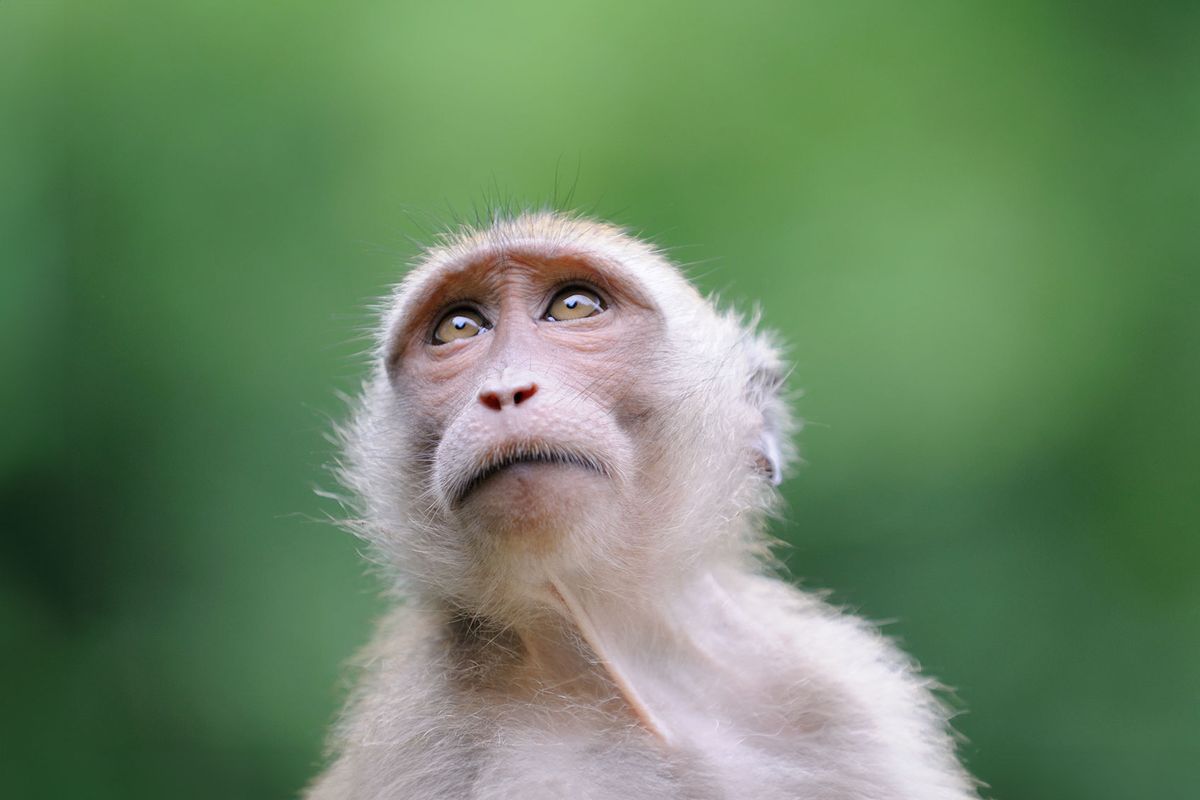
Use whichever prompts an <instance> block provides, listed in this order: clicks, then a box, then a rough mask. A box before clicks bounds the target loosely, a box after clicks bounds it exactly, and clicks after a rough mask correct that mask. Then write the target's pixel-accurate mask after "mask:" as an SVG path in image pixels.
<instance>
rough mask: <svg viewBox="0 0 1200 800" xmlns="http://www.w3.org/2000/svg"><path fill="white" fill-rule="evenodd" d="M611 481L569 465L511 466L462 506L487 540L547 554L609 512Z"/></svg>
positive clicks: (490, 479)
mask: <svg viewBox="0 0 1200 800" xmlns="http://www.w3.org/2000/svg"><path fill="white" fill-rule="evenodd" d="M614 493H615V487H614V485H613V482H612V480H611V479H610V478H608V477H607V476H604V475H601V474H599V473H597V472H594V471H592V470H589V469H586V468H584V467H579V466H575V465H571V464H515V465H513V466H511V467H508V468H506V469H504V470H501V471H500V472H499V473H497V474H495V475H493V476H492V477H490V478H488V479H487V480H486V481H485V482H484V483H483V484H482V485H480V486H479V487H478V488H477V489H476V490H475V491H474V492H472V494H471V496H470V497H469V498H468V499H467V501H466V502H465V503H464V505H463V511H465V512H466V513H468V514H470V515H472V516H474V517H475V520H476V522H477V524H479V525H480V526H481V527H482V532H483V533H484V534H485V535H488V536H498V537H503V538H505V539H510V540H512V542H513V543H514V546H520V547H528V548H531V549H533V550H542V549H553V548H554V547H555V546H556V545H557V544H558V543H559V542H561V541H562V539H563V538H564V537H569V536H571V535H572V532H574V531H578V530H582V529H584V528H588V527H591V526H592V525H594V524H595V521H596V519H597V517H600V516H603V514H604V510H605V509H606V508H608V507H611V506H612V504H613V500H614V499H615V497H614Z"/></svg>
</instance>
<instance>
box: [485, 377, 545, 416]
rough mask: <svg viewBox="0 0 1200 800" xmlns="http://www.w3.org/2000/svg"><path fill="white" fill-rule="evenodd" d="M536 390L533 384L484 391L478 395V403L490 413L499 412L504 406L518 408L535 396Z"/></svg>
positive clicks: (535, 385)
mask: <svg viewBox="0 0 1200 800" xmlns="http://www.w3.org/2000/svg"><path fill="white" fill-rule="evenodd" d="M537 390H538V387H537V384H536V383H533V382H529V383H525V384H522V385H520V386H511V387H506V388H503V389H494V388H493V389H484V390H483V391H482V392H480V393H479V402H481V403H483V404H484V405H485V406H487V407H488V408H490V409H491V410H492V411H501V410H503V408H504V407H505V406H509V405H512V406H519V405H520V404H521V403H524V402H525V401H526V400H528V399H529V398H531V397H533V396H534V395H535V394H537Z"/></svg>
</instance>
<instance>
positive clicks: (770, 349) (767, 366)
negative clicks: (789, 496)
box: [746, 334, 792, 486]
mask: <svg viewBox="0 0 1200 800" xmlns="http://www.w3.org/2000/svg"><path fill="white" fill-rule="evenodd" d="M747 338H748V340H747V342H746V351H747V356H748V360H749V367H750V370H749V373H750V374H749V381H748V386H747V393H748V396H749V400H750V404H751V405H752V406H753V407H754V408H755V409H756V410H757V411H758V412H759V415H760V418H761V419H762V427H761V428H760V429H759V431H758V437H757V441H756V442H755V444H754V450H755V455H756V456H757V460H758V464H759V466H760V468H761V469H762V472H763V474H764V475H766V476H767V477H768V478H769V479H770V481H771V485H772V486H778V485H779V484H780V483H782V482H783V468H784V466H785V465H786V463H787V459H788V457H789V456H790V455H791V444H790V439H789V434H790V433H791V429H792V422H791V416H790V414H789V413H788V408H787V404H786V403H785V402H784V399H783V387H784V384H785V382H786V380H787V373H786V371H785V367H784V363H783V359H782V358H780V356H779V350H778V349H777V348H776V346H775V344H774V342H772V341H771V339H770V337H769V336H767V335H765V334H751V335H750V336H749V337H747Z"/></svg>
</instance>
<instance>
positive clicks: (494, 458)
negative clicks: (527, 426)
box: [451, 443, 609, 505]
mask: <svg viewBox="0 0 1200 800" xmlns="http://www.w3.org/2000/svg"><path fill="white" fill-rule="evenodd" d="M522 464H560V465H563V466H572V467H579V468H581V469H585V470H588V471H590V472H594V473H596V474H598V475H603V476H605V477H607V476H608V474H609V472H608V469H607V468H606V467H605V466H604V464H603V463H601V462H600V461H599V460H598V459H596V458H594V457H592V456H590V455H587V454H585V453H580V452H578V451H576V450H570V449H567V448H561V447H550V446H547V445H542V444H538V443H522V444H518V445H515V446H510V447H506V448H503V449H501V450H498V451H496V452H494V453H492V454H490V455H489V456H488V457H486V458H485V459H483V461H482V462H481V463H480V464H479V467H478V468H477V469H475V470H474V471H473V472H471V473H470V474H469V475H468V476H467V477H466V479H465V480H464V481H462V482H461V483H460V484H459V485H458V486H457V487H455V490H454V491H453V492H451V497H452V498H453V502H454V504H455V505H458V504H459V503H461V502H462V501H463V500H465V499H466V498H467V496H468V495H470V494H471V493H472V492H474V491H475V490H476V489H478V488H479V487H480V486H481V485H483V484H484V483H485V482H487V481H488V480H489V479H491V478H493V477H495V476H496V475H498V474H499V473H501V472H503V471H504V470H506V469H508V468H509V467H515V466H519V465H522Z"/></svg>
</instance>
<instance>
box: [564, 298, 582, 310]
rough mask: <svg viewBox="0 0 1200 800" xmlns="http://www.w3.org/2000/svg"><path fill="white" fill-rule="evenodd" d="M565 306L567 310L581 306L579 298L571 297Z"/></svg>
mask: <svg viewBox="0 0 1200 800" xmlns="http://www.w3.org/2000/svg"><path fill="white" fill-rule="evenodd" d="M563 305H565V306H566V307H567V308H575V306H577V305H579V298H578V297H571V298H569V299H568V300H567V301H566V302H565V303H563Z"/></svg>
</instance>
